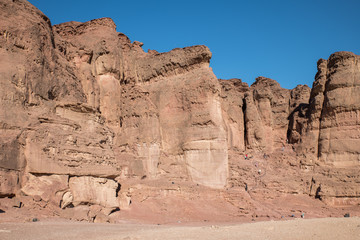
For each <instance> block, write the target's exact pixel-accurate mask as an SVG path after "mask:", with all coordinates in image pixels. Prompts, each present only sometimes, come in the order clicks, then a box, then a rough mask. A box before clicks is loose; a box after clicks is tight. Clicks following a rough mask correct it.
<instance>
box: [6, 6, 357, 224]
mask: <svg viewBox="0 0 360 240" xmlns="http://www.w3.org/2000/svg"><path fill="white" fill-rule="evenodd" d="M0 10H1V14H0V34H1V35H0V85H1V89H0V197H14V196H16V197H17V196H30V197H33V199H35V200H36V201H39V200H41V201H44V202H46V203H47V204H52V205H54V206H57V207H58V208H62V209H70V208H76V209H78V210H79V211H80V212H84V214H85V215H84V216H86V218H89V219H90V220H93V221H94V220H96V219H98V220H97V221H100V219H105V220H106V216H107V215H109V214H110V213H112V212H114V211H117V210H118V209H119V207H120V208H121V209H128V208H129V204H130V203H131V196H132V194H135V193H134V191H135V192H136V191H137V190H134V189H139V190H138V191H139V192H141V189H142V187H139V186H138V185H137V184H140V183H141V181H143V180H144V179H146V180H148V181H150V182H151V181H155V182H156V181H165V182H167V181H170V182H172V183H174V181H176V182H181V183H184V184H193V185H194V184H195V185H196V184H197V185H203V186H205V187H210V188H214V189H220V190H219V191H220V192H221V191H225V190H223V189H224V187H229V186H230V187H231V186H233V187H234V186H235V187H244V186H245V184H246V186H247V183H246V182H249V181H250V180H249V179H247V177H246V176H249V178H250V179H252V178H254V179H255V180H256V184H258V183H259V181H260V177H262V176H263V175H261V174H260V173H261V171H260V172H259V174H258V175H254V176H253V175H251V174H249V173H246V171H248V170H249V169H251V170H253V169H252V168H250V167H249V166H247V168H242V167H239V166H242V165H241V164H243V163H242V162H236V161H235V160H234V159H235V158H234V157H233V158H232V159H233V160H231V161H229V156H230V155H231V154H233V155H232V156H238V155H239V154H247V153H249V154H253V155H254V156H256V157H259V156H264V158H266V157H267V156H268V155H272V156H273V157H272V158H271V160H269V161H268V162H266V161H264V162H263V163H262V166H263V169H264V168H265V169H266V168H267V167H266V166H268V165H271V164H274V166H276V167H279V165H278V164H279V162H280V163H281V164H283V165H284V166H288V165H290V166H291V167H298V169H299V170H298V171H293V170H294V169H292V172H298V173H297V174H298V176H297V177H298V178H299V179H303V178H307V181H306V182H307V183H306V184H305V185H304V183H302V181H300V180H299V181H298V179H297V180H294V181H290V182H291V183H293V185H291V184H287V183H284V184H278V183H277V182H278V181H279V180H278V179H277V177H278V176H277V177H276V180H274V179H270V180H269V179H267V180H266V179H265V180H264V182H266V181H268V186H276V187H274V188H276V189H277V190H278V191H281V192H283V193H291V192H296V193H300V192H301V193H305V194H308V195H310V196H312V197H316V198H322V199H327V201H328V202H329V203H331V202H332V203H336V202H339V201H338V200H339V199H337V198H342V199H357V198H359V197H360V195H359V194H360V193H359V192H358V191H357V190H356V188H355V187H354V186H355V185H356V183H358V179H359V176H358V175H357V174H356V172H357V169H358V168H359V166H360V159H359V156H360V153H359V151H360V150H359V148H358V147H357V146H358V143H359V139H360V137H359V136H360V127H359V125H360V118H359V116H360V114H359V109H360V105H359V103H360V99H359V96H360V95H359V89H360V88H359V85H360V73H359V72H360V67H359V56H357V55H355V54H353V53H349V52H339V53H335V54H333V55H331V56H330V58H329V60H323V59H321V60H319V62H318V73H317V75H316V78H315V82H314V85H313V88H312V89H311V93H310V88H309V87H307V86H304V85H299V86H297V87H296V88H295V89H292V90H288V89H283V88H281V87H280V85H279V84H278V83H277V82H276V81H275V80H272V79H269V78H265V77H259V78H257V79H256V81H255V82H254V83H253V84H252V85H251V86H250V87H249V86H248V85H247V84H246V83H243V82H242V81H241V80H240V79H231V80H218V79H217V78H216V76H215V75H214V74H213V72H212V70H211V68H209V62H210V59H211V52H210V50H209V49H208V48H207V47H206V46H193V47H186V48H182V49H180V48H178V49H174V50H172V51H170V52H166V53H158V52H156V51H154V50H149V51H148V52H144V51H143V49H142V45H143V44H142V43H140V42H137V41H134V42H131V41H130V40H129V39H128V37H127V36H125V35H124V34H122V33H119V32H117V31H116V25H115V23H114V22H113V21H112V20H111V19H109V18H101V19H96V20H92V21H89V22H85V23H81V22H68V23H63V24H59V25H55V26H52V25H51V23H50V20H49V19H48V18H47V17H46V16H45V15H44V14H43V13H42V12H40V11H39V10H38V9H36V8H35V7H34V6H32V5H31V4H29V3H28V2H27V1H25V0H19V1H10V0H1V1H0ZM20 22H21V24H19V23H20ZM292 148H294V149H295V150H296V152H295V153H294V152H292V150H289V149H292ZM287 150H289V151H290V153H286V151H287ZM279 152H280V153H282V154H283V155H279ZM284 154H285V155H284ZM286 154H288V155H286ZM296 154H297V155H298V156H297V157H295V155H296ZM285 156H289V158H291V159H288V160H286V161H283V159H284V158H285ZM230 157H231V156H230ZM275 163H276V164H275ZM239 164H240V165H239ZM256 164H258V163H257V162H256ZM264 166H265V167H264ZM315 166H316V167H315ZM256 167H258V166H256ZM239 169H240V170H239ZM241 169H242V170H241ZM269 169H270V167H269ZM326 169H330V170H331V169H332V170H331V171H332V172H331V174H328V175H326V171H327V170H326ZM260 170H261V169H260ZM272 170H273V169H272ZM330 170H329V171H330ZM256 171H258V170H256ZM302 171H304V172H302ZM309 171H310V172H309ZM270 172H271V171H269V173H270ZM274 172H275V171H272V173H274ZM345 175H346V179H347V180H346V187H345V189H341V188H342V186H344V185H343V184H340V183H339V182H340V181H342V179H344V178H345ZM330 178H332V179H331V180H329V179H330ZM334 179H335V180H334ZM144 181H145V180H144ZM139 182H140V183H139ZM140 185H141V184H140ZM265 185H266V184H265ZM320 185H321V187H320ZM134 186H136V187H134ZM299 186H300V187H299ZM159 188H161V187H159ZM299 188H304V189H303V190H301V191H299V190H298V189H299ZM151 189H152V188H151ZM190 189H191V188H190ZM279 189H281V190H279ZM292 189H297V190H292ZM314 189H315V190H314ZM339 189H341V191H340V190H339ZM176 191H179V190H178V189H177V190H176ZM184 194H185V193H184ZM222 194H223V195H224V194H225V193H222ZM139 195H141V194H139ZM185 195H186V194H185ZM225 195H226V194H225ZM154 198H155V197H154ZM144 199H147V198H146V197H145V198H144ZM189 199H191V197H189ZM334 199H335V200H334ZM141 201H144V200H141ZM343 202H344V201H343ZM350 202H354V201H350Z"/></svg>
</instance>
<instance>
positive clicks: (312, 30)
mask: <svg viewBox="0 0 360 240" xmlns="http://www.w3.org/2000/svg"><path fill="white" fill-rule="evenodd" d="M30 2H31V3H32V4H34V5H35V6H36V7H38V8H39V9H40V10H41V11H42V12H44V13H45V14H46V15H47V16H48V17H49V18H50V20H51V22H52V24H58V23H62V22H68V21H80V22H85V21H89V20H92V19H95V18H101V17H111V18H112V19H113V20H114V21H115V23H116V25H117V31H119V32H122V33H125V34H126V35H127V36H128V37H129V38H130V39H131V40H132V41H135V40H137V41H140V42H143V43H144V46H143V48H144V50H145V51H147V50H148V49H155V50H157V51H159V52H165V51H170V50H171V49H173V48H176V47H186V46H191V45H198V44H201V45H206V46H208V47H209V48H210V50H211V52H212V53H213V57H212V59H211V62H210V66H211V67H212V68H213V71H214V73H215V74H216V76H217V77H218V78H223V79H228V78H241V79H242V80H243V81H245V82H247V83H248V84H249V85H250V84H251V83H253V82H254V80H255V78H256V77H258V76H265V77H269V78H272V79H275V80H277V81H278V82H279V83H280V84H281V86H282V87H284V88H294V87H295V86H296V85H298V84H307V85H309V86H310V87H311V86H312V82H313V80H314V76H315V73H316V62H317V60H318V59H319V58H325V59H327V58H328V57H329V56H330V54H331V53H333V52H336V51H352V52H354V53H356V54H360V15H359V12H360V0H341V1H340V0H301V1H299V0H296V1H295V0H282V1H281V0H248V1H245V0H238V1H236V0H233V1H230V0H218V1H214V0H204V1H203V0H200V1H196V0H181V1H171V0H164V1H163V0H161V1H156V0H154V1H146V0H137V1H130V0H127V1H122V0H103V1H90V0H62V1H49V0H30Z"/></svg>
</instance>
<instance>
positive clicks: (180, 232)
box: [0, 217, 360, 240]
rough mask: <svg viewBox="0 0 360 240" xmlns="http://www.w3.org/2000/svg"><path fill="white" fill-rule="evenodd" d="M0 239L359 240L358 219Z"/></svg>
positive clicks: (98, 228)
mask: <svg viewBox="0 0 360 240" xmlns="http://www.w3.org/2000/svg"><path fill="white" fill-rule="evenodd" d="M0 239H1V240H15V239H22V240H26V239H36V240H48V239H49V240H50V239H51V240H56V239H62V240H64V239H77V240H85V239H86V240H91V239H99V240H100V239H101V240H117V239H124V240H125V239H127V240H131V239H162V240H164V239H261V240H263V239H327V240H328V239H360V218H358V217H351V218H321V219H295V220H287V221H267V222H256V223H244V224H236V225H230V224H227V225H199V224H196V223H195V224H192V225H190V224H187V225H183V224H182V223H178V224H177V225H148V224H129V223H124V224H94V223H79V222H68V221H60V222H58V221H49V222H41V221H40V222H31V223H30V222H29V223H2V224H0Z"/></svg>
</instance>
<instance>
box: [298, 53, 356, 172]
mask: <svg viewBox="0 0 360 240" xmlns="http://www.w3.org/2000/svg"><path fill="white" fill-rule="evenodd" d="M359 89H360V64H359V56H357V55H355V54H353V53H350V52H338V53H334V54H332V55H331V56H330V58H329V60H323V59H320V60H319V62H318V73H317V75H316V78H315V82H314V86H313V89H312V91H311V98H310V102H309V111H308V115H309V116H308V121H307V123H306V133H305V134H304V137H303V141H302V142H303V143H302V146H301V149H302V151H304V152H305V153H306V154H309V155H310V156H309V158H313V159H315V161H319V162H322V163H329V164H332V165H335V166H338V167H346V166H358V165H359V162H360V158H359V157H360V155H359V152H360V148H359V147H358V146H359V143H360V138H359V133H360V128H359V125H360V123H359V109H360V95H359V91H360V90H359Z"/></svg>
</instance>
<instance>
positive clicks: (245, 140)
mask: <svg viewBox="0 0 360 240" xmlns="http://www.w3.org/2000/svg"><path fill="white" fill-rule="evenodd" d="M242 112H243V122H244V145H245V149H246V147H247V135H248V133H247V127H246V116H245V114H246V100H245V97H244V98H243V105H242Z"/></svg>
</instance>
